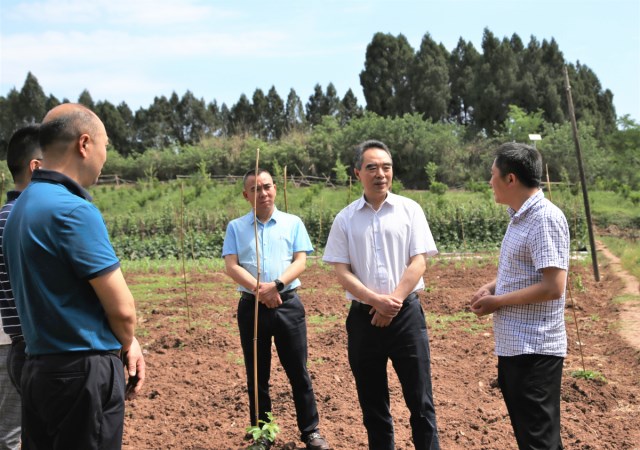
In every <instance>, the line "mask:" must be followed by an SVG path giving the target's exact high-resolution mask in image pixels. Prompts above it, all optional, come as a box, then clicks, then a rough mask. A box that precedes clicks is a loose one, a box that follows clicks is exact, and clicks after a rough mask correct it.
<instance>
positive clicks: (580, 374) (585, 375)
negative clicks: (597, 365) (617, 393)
mask: <svg viewBox="0 0 640 450" xmlns="http://www.w3.org/2000/svg"><path fill="white" fill-rule="evenodd" d="M571 376H572V377H573V378H582V379H584V380H587V381H595V382H597V383H601V384H605V383H606V382H607V379H606V378H605V376H604V375H602V374H601V373H600V372H597V371H594V370H575V371H573V372H571Z"/></svg>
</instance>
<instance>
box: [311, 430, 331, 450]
mask: <svg viewBox="0 0 640 450" xmlns="http://www.w3.org/2000/svg"><path fill="white" fill-rule="evenodd" d="M305 442H306V444H307V449H308V450H330V449H331V447H329V444H327V441H326V440H325V439H324V438H323V437H322V435H321V434H320V433H318V432H317V431H314V432H313V433H311V434H310V435H309V436H307V439H305Z"/></svg>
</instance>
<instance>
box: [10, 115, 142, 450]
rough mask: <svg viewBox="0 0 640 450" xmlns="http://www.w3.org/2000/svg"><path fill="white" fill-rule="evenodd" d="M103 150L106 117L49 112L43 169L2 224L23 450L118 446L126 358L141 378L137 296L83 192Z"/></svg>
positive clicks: (42, 128)
mask: <svg viewBox="0 0 640 450" xmlns="http://www.w3.org/2000/svg"><path fill="white" fill-rule="evenodd" d="M107 144H108V137H107V133H106V130H105V128H104V125H103V123H102V121H100V119H99V118H98V116H96V115H95V114H94V113H93V112H92V111H91V110H89V109H88V108H86V107H84V106H82V105H79V104H71V103H65V104H62V105H59V106H57V107H55V108H53V109H52V110H51V111H49V112H48V113H47V115H46V116H45V117H44V119H43V121H42V124H41V126H40V147H41V149H42V154H43V167H44V168H46V170H45V169H38V170H36V171H34V173H33V176H32V179H31V183H30V184H29V186H28V187H27V188H26V189H25V190H24V191H23V192H22V194H21V195H20V198H19V199H18V201H17V202H16V204H15V205H14V207H13V210H12V212H11V215H10V216H9V219H8V220H7V224H6V227H5V232H4V239H3V249H4V254H5V262H6V264H7V268H8V272H9V277H10V279H11V285H12V287H13V292H14V295H15V302H16V307H17V309H18V314H19V316H20V322H21V325H22V332H23V335H24V340H25V342H26V353H27V361H26V362H25V366H24V372H23V376H22V380H21V386H22V400H23V401H22V420H23V422H22V427H23V439H24V442H23V445H24V446H25V448H29V449H38V450H39V449H60V450H62V449H120V448H121V447H122V433H123V424H124V399H125V378H124V370H123V360H124V362H125V363H126V365H127V369H128V374H129V382H130V384H131V389H132V390H133V391H134V392H136V391H137V390H139V389H140V387H141V385H142V382H143V381H144V378H145V365H144V359H143V357H142V351H141V348H140V345H139V344H138V341H137V340H136V339H135V337H134V330H135V323H136V311H135V304H134V299H133V296H132V295H131V292H130V291H129V288H128V287H127V284H126V282H125V280H124V277H123V275H122V271H121V270H120V262H119V260H118V258H117V257H116V255H115V252H114V250H113V247H112V246H111V243H110V241H109V237H108V234H107V229H106V227H105V224H104V220H103V219H102V216H101V214H100V212H99V211H98V209H97V208H96V207H95V206H94V205H93V204H92V203H91V202H90V200H91V196H90V195H89V193H88V192H87V191H86V188H87V187H89V186H91V185H92V184H93V183H95V181H96V180H97V179H98V176H99V175H100V171H101V170H102V166H103V165H104V163H105V161H106V158H107V149H106V147H107ZM121 357H122V359H121ZM136 380H138V381H137V384H136Z"/></svg>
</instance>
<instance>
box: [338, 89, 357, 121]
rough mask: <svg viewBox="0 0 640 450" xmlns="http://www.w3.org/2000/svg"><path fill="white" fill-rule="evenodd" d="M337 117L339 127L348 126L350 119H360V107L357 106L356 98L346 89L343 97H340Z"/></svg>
mask: <svg viewBox="0 0 640 450" xmlns="http://www.w3.org/2000/svg"><path fill="white" fill-rule="evenodd" d="M338 117H339V119H340V126H341V127H343V126H345V125H346V124H348V123H349V122H350V121H351V120H352V119H355V118H357V117H362V107H360V105H358V98H357V97H356V96H355V94H354V93H353V91H352V90H351V89H348V90H347V92H346V93H345V94H344V97H342V101H341V102H340V112H339V113H338Z"/></svg>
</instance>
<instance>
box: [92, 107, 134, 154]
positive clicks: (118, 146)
mask: <svg viewBox="0 0 640 450" xmlns="http://www.w3.org/2000/svg"><path fill="white" fill-rule="evenodd" d="M94 112H95V113H96V114H97V115H98V117H100V119H101V120H102V123H104V127H105V129H106V130H107V135H108V136H109V142H110V144H111V145H112V146H113V147H114V148H115V150H116V151H117V152H118V153H120V154H121V155H125V156H126V155H128V154H130V153H131V141H132V137H131V132H132V130H131V128H130V127H129V126H127V123H126V122H125V121H124V119H123V117H122V114H120V111H119V110H118V109H117V108H116V107H115V106H113V104H111V103H110V102H108V101H106V100H105V101H99V102H98V103H96V105H95V110H94Z"/></svg>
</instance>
